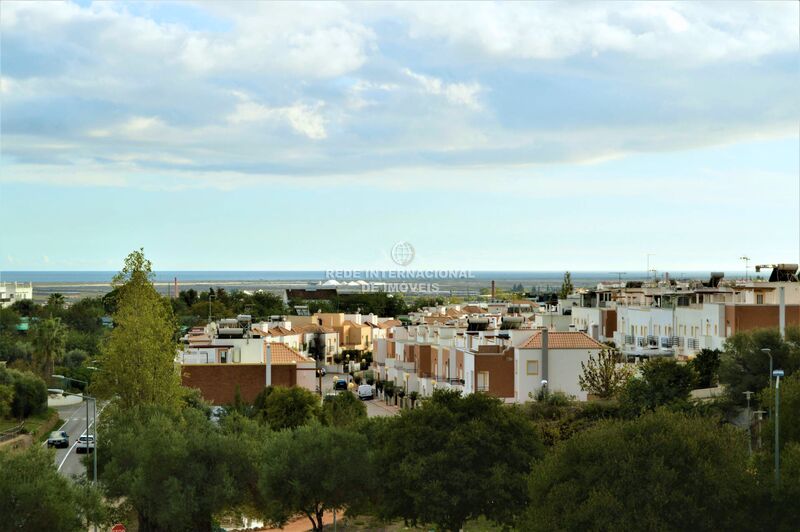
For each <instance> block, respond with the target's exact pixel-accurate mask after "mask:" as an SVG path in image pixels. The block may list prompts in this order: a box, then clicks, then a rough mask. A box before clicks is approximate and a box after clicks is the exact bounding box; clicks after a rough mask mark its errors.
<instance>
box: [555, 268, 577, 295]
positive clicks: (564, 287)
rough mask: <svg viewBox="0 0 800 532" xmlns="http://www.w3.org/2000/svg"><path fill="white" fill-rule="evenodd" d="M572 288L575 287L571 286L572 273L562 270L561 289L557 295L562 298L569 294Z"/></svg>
mask: <svg viewBox="0 0 800 532" xmlns="http://www.w3.org/2000/svg"><path fill="white" fill-rule="evenodd" d="M574 289H575V287H574V286H572V274H571V273H569V272H564V280H563V281H562V282H561V290H560V291H559V292H558V297H560V298H561V299H564V298H566V297H567V296H568V295H570V294H571V293H572V291H573V290H574Z"/></svg>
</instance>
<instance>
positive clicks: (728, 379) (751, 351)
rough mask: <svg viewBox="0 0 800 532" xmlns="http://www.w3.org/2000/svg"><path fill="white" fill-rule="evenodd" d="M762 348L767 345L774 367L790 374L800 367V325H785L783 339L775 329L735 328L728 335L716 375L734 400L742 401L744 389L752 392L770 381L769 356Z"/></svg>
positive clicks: (765, 347) (743, 399)
mask: <svg viewBox="0 0 800 532" xmlns="http://www.w3.org/2000/svg"><path fill="white" fill-rule="evenodd" d="M762 349H770V354H771V355H772V358H773V367H774V368H775V369H778V368H780V369H783V370H784V372H785V373H786V375H787V376H789V375H791V374H792V373H794V372H795V371H796V370H797V369H798V368H799V367H800V328H798V327H787V328H786V341H785V340H783V339H782V338H781V335H780V332H779V331H778V329H755V330H752V331H745V332H738V333H736V334H734V335H733V336H731V337H730V338H728V340H727V341H726V342H725V349H724V351H723V353H722V357H721V364H720V370H719V379H720V382H722V383H724V384H726V385H727V389H728V392H729V394H730V396H731V399H733V400H734V401H736V403H737V404H744V402H745V396H744V392H746V391H752V392H755V391H758V390H761V389H762V388H765V387H766V386H768V384H769V378H770V375H769V356H768V355H767V354H766V353H764V352H763V351H761V350H762Z"/></svg>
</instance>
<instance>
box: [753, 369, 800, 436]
mask: <svg viewBox="0 0 800 532" xmlns="http://www.w3.org/2000/svg"><path fill="white" fill-rule="evenodd" d="M780 398H781V413H780V417H781V423H780V430H781V434H780V436H781V437H780V444H781V448H783V447H784V446H785V445H786V444H789V443H798V444H800V421H799V420H800V373H795V374H793V375H792V376H790V377H786V378H783V379H781V397H780ZM761 404H762V405H764V406H770V407H773V408H774V405H775V387H774V384H773V387H772V388H765V389H764V390H762V392H761ZM762 430H763V433H762V436H763V439H764V441H767V442H768V441H771V438H772V437H773V434H774V431H775V420H774V419H770V420H769V422H767V423H765V424H764V426H763V429H762ZM772 447H773V446H769V448H770V449H772Z"/></svg>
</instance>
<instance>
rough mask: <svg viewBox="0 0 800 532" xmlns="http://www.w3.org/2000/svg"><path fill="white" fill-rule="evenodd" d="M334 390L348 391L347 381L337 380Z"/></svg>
mask: <svg viewBox="0 0 800 532" xmlns="http://www.w3.org/2000/svg"><path fill="white" fill-rule="evenodd" d="M333 389H334V390H346V389H347V381H346V380H344V379H337V380H335V381H333Z"/></svg>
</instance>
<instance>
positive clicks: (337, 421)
mask: <svg viewBox="0 0 800 532" xmlns="http://www.w3.org/2000/svg"><path fill="white" fill-rule="evenodd" d="M366 417H367V407H366V406H364V403H363V402H362V401H361V400H360V399H359V398H357V397H356V396H355V395H354V394H352V393H340V394H336V395H334V396H326V397H325V400H324V401H323V403H322V420H323V422H324V423H325V424H326V425H328V426H331V427H350V426H352V425H355V424H356V423H358V422H359V421H361V420H362V419H366Z"/></svg>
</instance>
